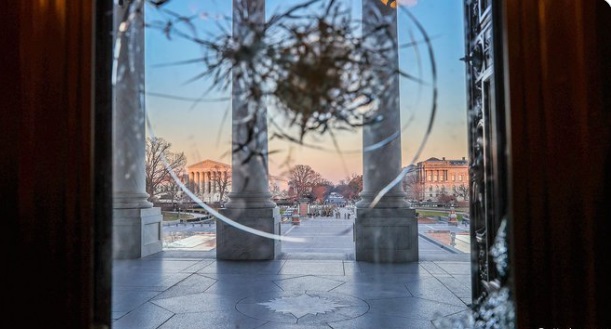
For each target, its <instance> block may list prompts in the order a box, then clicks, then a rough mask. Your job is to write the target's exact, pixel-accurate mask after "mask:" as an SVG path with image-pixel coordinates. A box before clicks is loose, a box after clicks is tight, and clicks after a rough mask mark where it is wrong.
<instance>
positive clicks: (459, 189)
mask: <svg viewBox="0 0 611 329" xmlns="http://www.w3.org/2000/svg"><path fill="white" fill-rule="evenodd" d="M454 195H456V197H457V198H462V200H463V201H469V186H468V185H466V184H465V183H462V184H460V185H458V186H454Z"/></svg>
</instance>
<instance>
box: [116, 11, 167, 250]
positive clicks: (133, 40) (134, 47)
mask: <svg viewBox="0 0 611 329" xmlns="http://www.w3.org/2000/svg"><path fill="white" fill-rule="evenodd" d="M138 1H142V0H138ZM138 1H136V2H138ZM136 4H137V3H136ZM127 9H128V8H127V4H125V5H124V6H121V5H115V11H114V20H115V36H117V37H118V38H120V47H121V48H120V49H119V51H118V53H117V52H115V54H116V55H117V56H118V59H117V60H116V61H115V65H116V66H117V67H116V80H115V81H116V83H115V86H114V88H113V92H114V95H113V96H114V106H113V256H114V257H115V258H117V259H127V258H140V257H144V256H147V255H150V254H153V253H156V252H159V251H161V249H162V242H161V221H162V216H161V210H160V209H159V208H155V207H153V204H152V203H150V202H149V201H148V200H147V199H148V197H149V195H148V194H147V193H146V178H145V177H146V174H145V158H146V157H145V145H146V136H145V125H144V123H145V121H144V26H143V25H142V24H141V21H139V20H138V19H135V20H132V21H131V23H130V24H129V25H123V26H126V27H127V28H126V29H125V32H124V34H123V33H121V32H120V31H119V25H120V24H121V23H122V19H123V17H125V15H124V14H125V11H126V10H127ZM116 46H117V43H115V47H116ZM116 50H117V49H116Z"/></svg>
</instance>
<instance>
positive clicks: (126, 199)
mask: <svg viewBox="0 0 611 329" xmlns="http://www.w3.org/2000/svg"><path fill="white" fill-rule="evenodd" d="M148 197H149V195H148V194H147V193H129V192H114V193H113V195H112V207H113V209H135V208H141V209H142V208H151V207H152V206H153V204H152V203H151V202H149V201H148Z"/></svg>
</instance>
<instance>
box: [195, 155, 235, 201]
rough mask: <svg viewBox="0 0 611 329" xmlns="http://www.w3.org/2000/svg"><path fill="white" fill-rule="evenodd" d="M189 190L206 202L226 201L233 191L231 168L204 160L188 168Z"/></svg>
mask: <svg viewBox="0 0 611 329" xmlns="http://www.w3.org/2000/svg"><path fill="white" fill-rule="evenodd" d="M187 175H188V177H189V184H188V185H187V186H189V188H190V189H191V191H193V193H195V194H196V195H198V196H199V197H200V199H201V200H202V201H204V202H207V203H211V202H221V201H226V199H227V194H228V192H229V191H230V190H231V166H230V165H228V164H226V163H222V162H218V161H214V160H204V161H200V162H198V163H195V164H192V165H189V166H187Z"/></svg>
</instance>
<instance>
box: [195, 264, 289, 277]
mask: <svg viewBox="0 0 611 329" xmlns="http://www.w3.org/2000/svg"><path fill="white" fill-rule="evenodd" d="M284 263H285V261H260V262H239V261H215V262H212V263H211V264H209V265H208V266H205V267H203V268H201V269H199V270H198V273H202V274H208V273H211V274H212V273H218V274H278V273H279V272H280V269H281V268H282V265H284Z"/></svg>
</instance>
